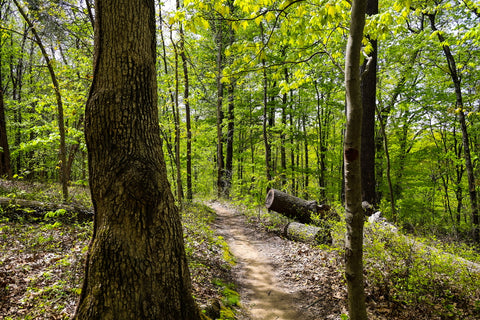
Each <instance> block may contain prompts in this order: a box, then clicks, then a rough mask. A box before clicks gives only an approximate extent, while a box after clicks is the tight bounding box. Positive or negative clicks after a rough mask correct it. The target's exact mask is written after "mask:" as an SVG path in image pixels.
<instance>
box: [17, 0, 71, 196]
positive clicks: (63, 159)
mask: <svg viewBox="0 0 480 320" xmlns="http://www.w3.org/2000/svg"><path fill="white" fill-rule="evenodd" d="M13 2H14V3H15V5H16V6H17V8H18V11H19V12H20V14H21V15H22V17H23V18H24V19H25V22H26V23H27V24H28V26H29V27H30V30H31V31H32V33H33V36H34V39H35V43H36V44H37V45H38V47H39V48H40V51H41V52H42V56H43V58H44V59H45V63H46V64H47V69H48V72H49V74H50V78H51V80H52V85H53V89H54V91H55V98H56V101H57V119H58V131H59V134H60V181H61V183H62V194H63V200H64V201H67V199H68V181H67V177H68V173H67V147H66V141H65V121H64V115H63V102H62V95H61V92H60V84H59V83H58V80H57V76H56V74H55V70H54V68H53V62H52V60H51V59H50V57H49V55H48V53H47V50H46V49H45V46H44V44H43V41H42V39H41V38H40V35H39V34H38V32H37V29H36V28H35V26H34V24H33V22H32V20H31V19H30V17H29V16H28V15H27V13H26V12H25V10H24V9H23V7H22V6H21V5H20V3H19V2H18V1H17V0H13Z"/></svg>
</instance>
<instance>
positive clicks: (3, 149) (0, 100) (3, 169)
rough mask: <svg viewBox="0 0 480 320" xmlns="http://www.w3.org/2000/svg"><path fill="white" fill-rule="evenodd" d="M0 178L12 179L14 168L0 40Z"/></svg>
mask: <svg viewBox="0 0 480 320" xmlns="http://www.w3.org/2000/svg"><path fill="white" fill-rule="evenodd" d="M4 5H5V3H4V2H0V9H2V10H1V12H5V11H6V10H5V11H4V8H3V6H4ZM3 18H4V17H3V14H2V13H0V20H3ZM0 41H1V42H0V176H1V177H6V178H8V179H11V178H12V167H11V165H10V148H9V145H8V139H7V123H6V121H5V103H4V94H3V90H4V89H3V88H4V87H3V73H2V66H3V47H4V40H0Z"/></svg>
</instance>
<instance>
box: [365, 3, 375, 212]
mask: <svg viewBox="0 0 480 320" xmlns="http://www.w3.org/2000/svg"><path fill="white" fill-rule="evenodd" d="M377 13H378V0H368V1H367V14H368V15H374V14H377ZM368 39H369V41H370V44H371V46H372V49H371V50H372V51H371V52H370V53H369V55H368V56H369V59H365V60H364V62H363V65H362V70H366V66H367V63H368V64H369V67H368V72H366V74H365V75H364V76H363V77H362V82H361V90H362V103H363V118H362V154H361V158H362V159H361V160H362V161H361V163H362V164H361V165H362V193H363V195H362V198H363V200H364V201H367V202H369V203H371V204H375V203H376V201H377V199H376V196H375V195H376V190H375V186H376V183H375V108H376V104H377V101H376V100H377V95H376V93H377V47H378V46H377V40H376V39H373V38H372V37H368Z"/></svg>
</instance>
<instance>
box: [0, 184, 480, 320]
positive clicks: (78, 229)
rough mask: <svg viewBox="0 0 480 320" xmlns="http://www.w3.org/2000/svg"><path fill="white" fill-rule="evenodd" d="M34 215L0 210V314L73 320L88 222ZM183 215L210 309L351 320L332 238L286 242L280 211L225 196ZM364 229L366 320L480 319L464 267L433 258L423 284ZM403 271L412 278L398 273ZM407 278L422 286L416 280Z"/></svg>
mask: <svg viewBox="0 0 480 320" xmlns="http://www.w3.org/2000/svg"><path fill="white" fill-rule="evenodd" d="M16 192H17V193H18V190H17V191H16ZM20 193H21V192H20ZM47 193H48V192H46V193H44V195H46V194H47ZM23 194H24V196H25V195H26V193H23ZM27 198H28V197H27ZM12 212H16V213H12ZM19 212H22V214H19ZM31 214H32V211H29V210H27V209H25V208H23V209H21V210H20V209H19V208H16V210H13V211H10V210H3V213H2V215H1V222H0V250H1V251H0V253H1V256H0V319H5V320H7V319H69V318H70V317H71V316H72V315H73V313H74V311H75V305H76V302H77V300H78V297H79V294H80V286H81V282H82V278H83V272H84V270H83V263H84V258H85V254H86V252H87V247H88V242H89V239H90V236H91V231H92V224H91V223H90V222H81V223H80V222H75V221H68V219H65V217H64V216H65V215H66V214H68V213H65V212H63V211H61V210H58V211H55V212H50V213H46V214H45V215H44V217H43V218H32V219H30V218H28V217H29V216H32V215H31ZM61 217H63V219H61ZM182 219H183V224H184V230H185V243H186V251H187V256H188V257H189V263H190V271H191V274H192V281H193V287H194V292H193V294H194V296H195V298H196V299H197V302H198V304H199V305H200V306H201V308H202V309H203V310H205V312H206V313H207V314H208V315H211V316H213V318H218V319H238V320H249V319H252V320H254V319H264V320H268V319H284V320H289V319H304V320H313V319H348V317H347V316H346V314H347V309H346V308H347V294H346V287H345V281H344V278H343V270H344V265H343V257H342V250H341V247H339V246H338V245H335V244H334V245H333V246H332V247H330V246H312V245H310V244H305V243H300V242H294V241H290V240H287V239H285V238H284V237H283V236H282V235H281V233H280V232H279V229H278V227H277V226H276V222H275V221H282V219H284V218H282V217H279V216H278V215H276V214H274V213H268V212H267V211H266V210H264V209H262V208H256V209H248V208H247V207H244V206H239V205H238V204H236V205H233V204H232V203H228V202H218V201H208V202H204V203H195V204H185V205H184V210H183V212H182ZM60 221H62V222H60ZM369 232H370V231H368V228H367V231H366V241H365V242H366V255H367V258H366V262H365V265H366V279H367V283H366V292H367V303H368V312H369V318H370V319H425V320H426V319H480V308H479V295H480V290H479V289H478V287H476V289H468V288H470V287H465V286H463V287H462V286H460V284H461V283H463V282H465V281H467V280H465V279H463V278H461V277H462V272H461V271H462V270H463V269H465V268H466V267H465V266H461V265H458V266H457V267H458V268H457V270H456V271H454V273H455V274H457V276H458V277H459V278H458V279H455V278H454V277H452V276H451V275H449V271H448V270H446V269H445V268H444V267H443V268H444V269H443V274H435V273H438V272H437V271H436V269H435V268H434V266H433V265H431V266H430V273H431V274H430V277H431V281H432V282H428V278H429V277H428V276H425V275H422V274H420V273H418V274H415V273H416V272H417V271H416V270H417V269H418V265H414V264H415V263H418V262H415V261H417V260H416V257H415V255H414V254H413V251H412V252H410V253H408V250H407V249H406V248H402V247H401V243H400V242H398V243H395V242H394V241H393V240H392V241H391V242H388V241H387V240H385V239H383V238H384V237H385V236H386V235H385V234H382V233H377V234H376V237H377V238H379V239H380V240H379V241H384V244H386V245H387V246H386V247H385V246H383V247H382V248H381V250H383V251H385V248H388V246H393V245H395V246H398V248H397V250H398V251H402V253H404V254H407V256H409V259H410V261H411V265H410V266H409V265H408V263H407V262H405V261H407V260H403V262H402V263H403V264H404V266H403V267H405V268H402V266H399V265H397V266H395V265H396V264H399V263H400V262H401V261H402V260H399V259H398V258H397V260H395V257H394V255H391V257H389V258H385V257H381V256H378V257H377V259H376V260H375V262H372V260H371V258H370V257H368V254H369V253H370V252H371V250H372V249H369V248H370V247H373V248H375V246H378V243H376V244H375V243H373V242H371V240H372V239H371V238H369ZM416 246H417V247H418V243H416ZM377 249H378V248H377ZM412 250H413V249H412ZM377 254H378V253H377ZM422 254H425V252H424V253H422ZM430 254H431V253H430ZM407 258H408V257H407ZM407 258H405V259H407ZM430 261H431V260H428V259H425V260H423V264H429V263H431V262H430ZM452 263H453V264H455V263H457V262H451V264H452ZM418 264H420V263H418ZM387 265H390V267H391V270H387ZM462 268H463V269H462ZM408 270H411V271H410V273H411V274H410V275H408V276H407V275H405V274H400V273H402V272H403V273H405V272H408ZM467 271H468V272H469V277H470V278H471V279H470V280H468V281H470V282H471V285H472V286H473V285H475V284H478V281H479V278H480V276H479V271H478V269H477V270H475V269H474V268H471V269H468V270H467ZM395 273H398V274H395ZM380 274H382V275H380ZM420 277H422V279H420ZM409 281H410V282H414V281H420V282H421V281H424V282H425V283H423V284H417V286H415V285H413V284H411V283H408V282H409ZM434 283H436V284H434ZM455 283H459V285H458V286H457V285H455ZM400 287H402V288H403V289H401V288H400ZM469 290H470V291H469ZM440 292H443V295H441V294H440Z"/></svg>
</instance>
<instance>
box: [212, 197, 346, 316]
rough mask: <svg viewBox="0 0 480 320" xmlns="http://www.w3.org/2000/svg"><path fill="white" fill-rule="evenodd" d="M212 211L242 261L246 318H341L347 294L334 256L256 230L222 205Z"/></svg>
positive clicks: (238, 272)
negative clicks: (336, 270)
mask: <svg viewBox="0 0 480 320" xmlns="http://www.w3.org/2000/svg"><path fill="white" fill-rule="evenodd" d="M210 207H211V208H212V209H214V210H215V211H216V213H217V219H216V220H215V222H214V225H213V227H214V228H215V229H216V231H217V234H218V235H221V236H223V237H224V238H225V240H226V242H227V243H228V245H229V247H230V251H231V253H232V254H233V255H234V256H235V259H236V262H237V264H236V266H235V267H234V270H233V271H234V273H235V274H236V278H237V279H236V280H237V284H238V291H239V293H240V295H241V303H242V306H243V309H245V311H246V312H247V313H248V314H249V315H248V316H245V318H244V319H241V320H247V319H252V320H257V319H258V320H297V319H301V320H315V319H322V320H323V319H340V314H341V313H343V311H344V309H343V308H342V306H341V305H342V304H343V301H342V300H343V299H344V295H343V290H342V287H341V284H340V281H339V280H340V279H336V278H337V277H338V276H337V274H338V273H336V272H335V271H334V270H333V266H332V265H330V263H329V262H328V261H327V260H328V259H332V258H331V257H330V256H327V255H324V254H323V253H322V251H320V250H316V249H313V248H311V247H310V246H308V245H305V244H300V243H295V242H291V241H288V240H285V239H282V238H280V237H278V236H277V235H274V234H271V233H268V232H265V231H264V230H261V229H258V228H255V227H254V226H252V225H249V224H248V223H247V222H246V218H245V216H244V215H243V214H242V213H239V212H237V211H236V210H235V209H232V208H228V207H227V206H225V205H222V204H220V203H218V202H213V203H211V204H210ZM332 281H333V282H332ZM335 281H338V282H339V283H338V284H339V285H337V284H336V283H335ZM323 282H325V283H323ZM332 292H333V293H332ZM322 297H323V298H322ZM332 302H333V304H332Z"/></svg>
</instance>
